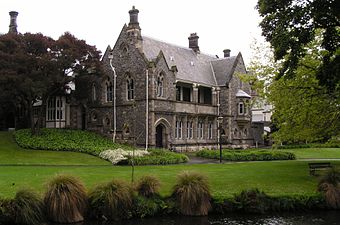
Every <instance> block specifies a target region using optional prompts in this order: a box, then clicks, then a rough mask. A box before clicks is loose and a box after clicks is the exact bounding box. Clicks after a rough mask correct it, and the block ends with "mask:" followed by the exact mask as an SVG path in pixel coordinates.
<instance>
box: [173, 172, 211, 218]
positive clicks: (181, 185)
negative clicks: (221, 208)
mask: <svg viewBox="0 0 340 225" xmlns="http://www.w3.org/2000/svg"><path fill="white" fill-rule="evenodd" d="M172 196H173V197H175V199H176V203H177V205H178V207H179V209H180V212H181V213H182V214H183V215H188V216H205V215H208V212H209V210H210V209H211V204H210V200H211V194H210V189H209V184H208V179H207V177H206V176H204V175H202V174H200V173H197V172H188V171H184V172H182V173H181V174H179V175H178V176H177V182H176V185H175V186H174V188H173V192H172Z"/></svg>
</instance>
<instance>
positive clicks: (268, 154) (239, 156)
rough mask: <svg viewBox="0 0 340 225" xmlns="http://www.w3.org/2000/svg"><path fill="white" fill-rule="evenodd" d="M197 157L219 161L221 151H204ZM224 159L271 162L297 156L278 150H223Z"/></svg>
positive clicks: (198, 153)
mask: <svg viewBox="0 0 340 225" xmlns="http://www.w3.org/2000/svg"><path fill="white" fill-rule="evenodd" d="M196 155H197V156H199V157H203V158H210V159H219V158H220V153H219V151H214V150H202V151H199V152H197V153H196ZM222 159H223V160H227V161H270V160H293V159H295V155H294V154H293V153H291V152H284V151H278V150H223V152H222Z"/></svg>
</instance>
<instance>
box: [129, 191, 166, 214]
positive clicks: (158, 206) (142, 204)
mask: <svg viewBox="0 0 340 225" xmlns="http://www.w3.org/2000/svg"><path fill="white" fill-rule="evenodd" d="M168 208H169V205H168V204H167V203H166V202H165V201H163V200H162V199H161V198H160V197H159V196H154V197H151V198H146V197H144V196H136V197H135V198H134V201H133V210H132V212H133V216H134V217H137V218H144V217H148V216H155V215H159V214H161V213H162V212H163V211H165V210H167V209H168Z"/></svg>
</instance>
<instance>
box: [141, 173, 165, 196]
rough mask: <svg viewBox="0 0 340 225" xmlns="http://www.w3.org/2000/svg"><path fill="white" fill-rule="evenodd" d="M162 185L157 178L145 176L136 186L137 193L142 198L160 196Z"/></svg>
mask: <svg viewBox="0 0 340 225" xmlns="http://www.w3.org/2000/svg"><path fill="white" fill-rule="evenodd" d="M160 187H161V183H160V181H159V179H158V178H157V177H155V176H150V175H149V176H143V177H141V178H140V179H139V180H138V182H137V184H136V191H137V192H138V194H139V195H140V196H144V197H153V196H155V195H158V194H159V189H160Z"/></svg>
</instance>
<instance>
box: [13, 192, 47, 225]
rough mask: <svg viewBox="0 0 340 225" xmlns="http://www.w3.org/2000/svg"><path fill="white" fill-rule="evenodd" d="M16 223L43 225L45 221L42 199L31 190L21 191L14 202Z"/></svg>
mask: <svg viewBox="0 0 340 225" xmlns="http://www.w3.org/2000/svg"><path fill="white" fill-rule="evenodd" d="M13 204H14V210H15V223H16V224H25V225H36V224H41V223H42V221H44V212H43V202H42V199H41V198H40V197H39V196H38V195H37V194H36V193H34V192H32V191H30V190H20V191H18V192H17V193H16V195H15V197H14V200H13Z"/></svg>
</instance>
